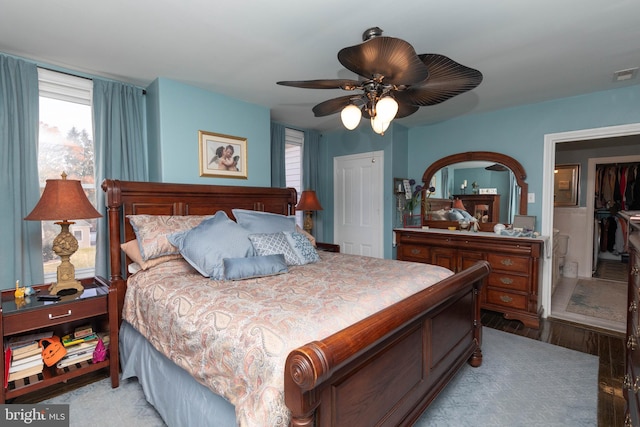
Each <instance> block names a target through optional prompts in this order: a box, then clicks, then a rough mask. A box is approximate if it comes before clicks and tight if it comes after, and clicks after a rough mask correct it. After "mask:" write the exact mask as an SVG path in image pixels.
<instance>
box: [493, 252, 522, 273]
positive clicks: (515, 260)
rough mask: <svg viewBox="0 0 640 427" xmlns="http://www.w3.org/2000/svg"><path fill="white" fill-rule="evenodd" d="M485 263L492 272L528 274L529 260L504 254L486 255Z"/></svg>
mask: <svg viewBox="0 0 640 427" xmlns="http://www.w3.org/2000/svg"><path fill="white" fill-rule="evenodd" d="M487 261H489V263H490V264H491V268H492V269H493V270H503V271H504V270H506V271H514V272H519V273H528V272H529V258H526V257H518V256H512V255H506V254H492V253H489V254H487Z"/></svg>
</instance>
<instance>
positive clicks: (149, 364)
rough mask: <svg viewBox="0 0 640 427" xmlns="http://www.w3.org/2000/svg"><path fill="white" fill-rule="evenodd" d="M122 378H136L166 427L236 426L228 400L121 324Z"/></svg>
mask: <svg viewBox="0 0 640 427" xmlns="http://www.w3.org/2000/svg"><path fill="white" fill-rule="evenodd" d="M119 343H120V363H121V367H122V379H127V378H131V377H137V378H138V381H139V382H140V385H142V389H143V390H144V395H145V398H146V399H147V401H148V402H149V403H151V404H152V405H153V406H154V407H155V408H156V410H157V411H158V413H159V414H160V416H161V417H162V418H163V419H164V421H165V423H167V425H168V426H190V427H197V426H203V427H210V426H215V427H227V426H228V427H235V426H236V425H237V424H236V415H235V410H234V407H233V405H232V404H231V403H229V401H227V400H226V399H224V398H223V397H221V396H218V395H217V394H215V393H213V392H211V390H209V389H208V388H206V387H205V386H203V385H202V384H200V383H199V382H197V381H196V380H194V379H193V377H191V375H189V373H187V371H185V370H184V369H182V368H180V367H179V366H177V365H176V364H174V363H173V362H171V361H170V360H169V359H167V358H166V357H165V356H164V355H163V354H161V353H160V352H158V350H156V349H155V348H154V347H153V346H152V345H151V344H150V343H149V341H147V340H146V339H145V338H144V337H143V336H142V334H140V333H139V332H138V331H137V330H136V329H135V328H134V327H133V326H131V324H129V323H127V322H125V321H123V322H122V326H121V327H120V340H119Z"/></svg>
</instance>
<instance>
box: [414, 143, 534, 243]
mask: <svg viewBox="0 0 640 427" xmlns="http://www.w3.org/2000/svg"><path fill="white" fill-rule="evenodd" d="M526 177H527V175H526V172H525V170H524V168H523V167H522V165H521V164H520V163H519V162H518V161H517V160H515V159H514V158H512V157H510V156H507V155H504V154H500V153H494V152H490V151H469V152H466V153H458V154H453V155H451V156H447V157H444V158H442V159H440V160H437V161H436V162H434V163H432V164H431V165H430V166H429V167H428V168H427V169H426V170H425V172H424V174H423V175H422V182H425V183H429V185H432V186H434V187H435V188H436V192H435V193H433V194H432V195H431V196H430V197H429V198H428V199H427V203H424V204H423V205H422V209H421V213H422V218H423V225H425V226H429V227H434V228H450V227H456V226H458V224H459V221H457V220H452V218H451V217H450V216H449V215H446V216H445V217H444V218H443V217H442V215H440V214H437V212H440V213H441V212H442V209H443V208H450V207H454V206H453V205H454V202H455V204H456V205H458V206H459V204H460V203H461V202H462V204H463V205H464V208H465V210H466V211H467V212H468V213H469V214H470V215H471V216H474V217H476V218H478V219H479V225H480V230H481V231H493V226H494V225H495V224H498V223H501V224H511V223H512V222H513V218H514V216H515V215H527V193H528V189H529V187H528V185H527V182H526V181H525V179H526ZM423 196H424V194H423ZM456 199H459V200H456Z"/></svg>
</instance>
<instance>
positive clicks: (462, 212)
mask: <svg viewBox="0 0 640 427" xmlns="http://www.w3.org/2000/svg"><path fill="white" fill-rule="evenodd" d="M452 210H455V211H456V212H458V213H459V214H460V215H462V219H466V220H467V221H472V220H473V217H472V216H471V214H470V213H469V212H467V211H465V210H464V209H456V208H453V209H452Z"/></svg>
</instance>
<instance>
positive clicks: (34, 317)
mask: <svg viewBox="0 0 640 427" xmlns="http://www.w3.org/2000/svg"><path fill="white" fill-rule="evenodd" d="M81 282H82V286H83V287H84V291H83V292H82V293H81V294H80V293H76V294H74V295H68V296H64V297H62V298H61V300H60V301H55V302H51V301H38V300H37V298H36V295H32V296H30V297H29V298H28V299H27V298H25V301H24V302H25V304H24V305H21V306H18V305H17V304H16V300H15V298H14V296H13V293H14V290H13V289H8V290H4V291H2V308H1V310H0V336H1V337H2V340H3V344H4V342H5V340H6V339H7V338H10V337H12V336H16V335H26V334H30V333H36V332H44V331H53V333H54V334H55V335H57V336H59V337H62V336H63V335H66V334H69V333H72V332H73V331H74V329H75V328H76V327H79V326H82V325H85V324H88V323H90V324H91V325H92V326H93V328H94V330H95V331H97V332H102V333H105V332H107V333H109V358H107V360H105V361H102V362H98V363H92V362H91V360H89V361H86V362H81V363H79V364H78V365H74V366H73V367H71V369H69V368H64V369H58V368H56V366H51V367H47V366H46V365H44V369H43V371H42V375H38V376H37V378H36V376H33V377H30V379H29V381H28V384H25V383H27V381H15V382H11V383H9V387H7V388H5V387H4V353H3V354H2V357H1V358H0V359H1V360H0V368H1V369H0V380H2V382H0V403H5V401H7V400H8V399H13V398H15V397H18V396H22V395H24V394H26V393H30V392H32V391H36V390H40V389H43V388H45V387H50V386H53V385H55V384H58V383H61V382H66V381H67V380H70V379H72V378H76V377H78V376H81V375H84V374H87V373H89V372H93V371H97V370H99V369H107V370H108V371H109V376H110V377H111V386H112V387H114V388H115V387H118V385H119V361H118V310H117V306H118V297H117V289H116V288H115V287H109V282H108V281H107V280H105V279H104V278H102V277H95V278H90V279H83V280H81ZM47 288H48V285H39V286H33V289H34V290H39V291H40V292H39V293H38V294H37V295H47V294H48V291H47ZM34 379H35V380H34ZM18 383H19V385H18Z"/></svg>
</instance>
